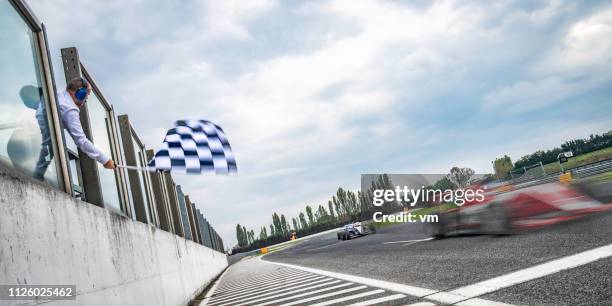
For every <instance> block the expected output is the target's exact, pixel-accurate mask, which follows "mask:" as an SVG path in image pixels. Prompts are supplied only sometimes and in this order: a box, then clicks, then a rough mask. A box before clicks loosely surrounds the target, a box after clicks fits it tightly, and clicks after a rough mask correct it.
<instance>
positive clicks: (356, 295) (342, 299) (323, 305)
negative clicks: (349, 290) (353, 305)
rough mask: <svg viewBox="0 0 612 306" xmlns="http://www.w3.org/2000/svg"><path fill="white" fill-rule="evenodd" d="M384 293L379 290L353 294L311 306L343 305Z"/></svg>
mask: <svg viewBox="0 0 612 306" xmlns="http://www.w3.org/2000/svg"><path fill="white" fill-rule="evenodd" d="M383 292H385V290H382V289H377V290H372V291H368V292H364V293H359V294H353V295H349V296H345V297H341V298H337V299H335V300H331V301H325V302H321V303H317V304H312V305H311V306H326V305H331V304H338V303H342V302H345V301H350V300H354V299H358V298H362V297H365V296H370V295H374V294H379V293H383Z"/></svg>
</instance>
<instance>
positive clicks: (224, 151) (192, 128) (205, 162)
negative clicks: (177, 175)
mask: <svg viewBox="0 0 612 306" xmlns="http://www.w3.org/2000/svg"><path fill="white" fill-rule="evenodd" d="M148 166H149V169H153V170H162V171H171V170H181V171H182V170H184V171H187V173H202V172H215V173H217V174H228V173H230V172H232V173H235V172H237V171H238V169H237V167H236V159H235V158H234V155H233V154H232V148H231V147H230V144H229V142H228V141H227V137H225V133H224V132H223V129H222V128H221V127H220V126H218V125H216V124H214V123H212V122H210V121H206V120H179V121H177V122H176V123H175V124H174V128H171V129H169V130H168V133H166V138H165V139H164V143H163V146H162V148H161V149H160V150H159V151H157V153H155V156H154V157H153V159H151V161H149V165H148Z"/></svg>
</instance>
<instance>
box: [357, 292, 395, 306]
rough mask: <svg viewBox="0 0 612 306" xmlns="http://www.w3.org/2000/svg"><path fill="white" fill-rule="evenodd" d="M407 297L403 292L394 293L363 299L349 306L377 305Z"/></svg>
mask: <svg viewBox="0 0 612 306" xmlns="http://www.w3.org/2000/svg"><path fill="white" fill-rule="evenodd" d="M405 297H406V296H405V295H403V294H394V295H389V296H383V297H381V298H377V299H373V300H369V301H363V302H359V303H355V304H351V305H349V306H369V305H377V304H380V303H384V302H389V301H394V300H398V299H403V298H405Z"/></svg>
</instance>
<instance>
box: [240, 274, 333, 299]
mask: <svg viewBox="0 0 612 306" xmlns="http://www.w3.org/2000/svg"><path fill="white" fill-rule="evenodd" d="M339 282H342V281H341V280H339V279H338V280H332V281H328V282H327V283H323V284H317V285H314V286H310V287H305V288H301V289H298V290H291V291H287V292H283V293H277V292H270V293H268V294H264V295H258V296H254V297H252V298H249V299H246V300H243V301H237V302H236V303H240V304H235V305H253V303H259V302H261V301H265V300H269V299H274V298H278V297H281V296H287V295H291V296H290V297H289V298H294V297H295V296H296V295H298V294H297V293H300V292H304V291H306V290H310V291H308V292H306V293H302V294H312V290H313V289H316V288H320V287H323V286H330V285H333V284H337V283H339ZM322 290H329V289H328V288H325V289H322ZM242 303H246V304H242Z"/></svg>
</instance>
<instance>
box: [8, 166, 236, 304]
mask: <svg viewBox="0 0 612 306" xmlns="http://www.w3.org/2000/svg"><path fill="white" fill-rule="evenodd" d="M0 262H1V263H2V265H0V284H12V285H18V284H28V285H76V292H77V300H76V302H75V301H70V302H67V301H51V302H45V304H44V305H65V304H67V303H68V304H70V305H187V303H189V301H190V300H191V299H192V298H193V297H195V295H196V294H198V293H199V292H200V291H201V290H202V289H203V288H204V287H205V286H207V285H208V284H209V283H210V282H211V281H212V280H213V279H214V278H215V277H216V276H217V275H218V274H219V273H221V271H223V270H224V269H225V267H227V264H228V263H227V256H226V255H225V254H224V253H221V252H217V251H215V250H212V249H210V248H207V247H205V246H202V245H199V244H197V243H194V242H193V241H189V240H185V239H183V238H181V237H179V236H176V235H174V234H172V233H168V232H166V231H163V230H160V229H157V228H156V227H154V226H151V225H147V224H144V223H141V222H136V221H133V220H131V219H129V218H126V217H123V216H121V215H117V214H115V213H113V212H110V211H108V210H106V209H103V208H100V207H98V206H95V205H89V204H88V203H85V202H82V201H80V200H77V199H74V198H71V197H70V196H69V195H68V194H66V193H64V192H61V191H58V190H55V189H52V188H49V187H47V186H45V185H43V184H41V183H38V182H36V181H34V180H33V179H31V178H28V177H26V176H24V175H22V174H20V173H17V172H15V171H14V170H12V169H8V168H6V167H3V166H1V165H0ZM23 303H24V301H2V302H1V303H0V304H2V305H22V304H23Z"/></svg>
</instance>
